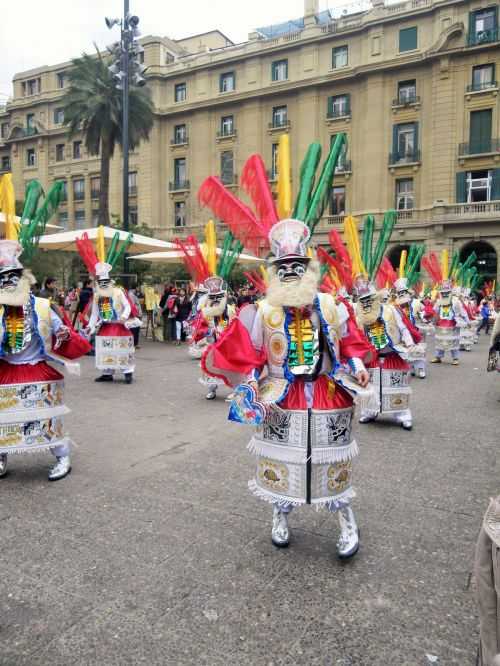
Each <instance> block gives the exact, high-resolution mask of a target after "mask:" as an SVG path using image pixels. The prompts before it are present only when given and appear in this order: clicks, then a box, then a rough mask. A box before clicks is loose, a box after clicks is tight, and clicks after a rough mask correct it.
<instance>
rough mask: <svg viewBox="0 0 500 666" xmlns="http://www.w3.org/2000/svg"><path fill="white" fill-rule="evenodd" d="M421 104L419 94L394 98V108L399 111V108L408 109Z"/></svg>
mask: <svg viewBox="0 0 500 666" xmlns="http://www.w3.org/2000/svg"><path fill="white" fill-rule="evenodd" d="M420 104H421V100H420V96H419V95H413V94H412V95H400V96H399V97H396V98H395V99H393V100H392V109H393V111H397V110H398V109H406V108H410V107H419V106H420Z"/></svg>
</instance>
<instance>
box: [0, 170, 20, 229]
mask: <svg viewBox="0 0 500 666" xmlns="http://www.w3.org/2000/svg"><path fill="white" fill-rule="evenodd" d="M0 207H1V209H2V212H3V214H4V215H5V238H6V239H7V240H17V239H18V234H17V231H18V226H19V225H17V224H16V195H15V192H14V184H13V183H12V174H11V173H6V174H5V175H4V176H2V178H1V180H0Z"/></svg>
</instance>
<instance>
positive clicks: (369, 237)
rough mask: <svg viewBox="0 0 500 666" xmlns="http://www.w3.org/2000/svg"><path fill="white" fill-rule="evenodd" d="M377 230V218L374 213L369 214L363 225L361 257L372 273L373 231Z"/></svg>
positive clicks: (368, 270)
mask: <svg viewBox="0 0 500 666" xmlns="http://www.w3.org/2000/svg"><path fill="white" fill-rule="evenodd" d="M374 230H375V218H374V217H373V215H367V216H366V218H365V226H364V227H363V236H362V241H361V258H362V259H363V264H364V266H365V268H366V270H367V272H368V273H370V262H371V258H372V248H373V232H374Z"/></svg>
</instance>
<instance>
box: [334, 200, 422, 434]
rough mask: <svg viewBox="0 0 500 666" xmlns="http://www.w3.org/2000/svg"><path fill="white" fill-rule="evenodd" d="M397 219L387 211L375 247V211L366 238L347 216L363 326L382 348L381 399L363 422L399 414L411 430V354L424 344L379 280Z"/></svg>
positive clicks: (376, 371) (375, 374) (375, 365)
mask: <svg viewBox="0 0 500 666" xmlns="http://www.w3.org/2000/svg"><path fill="white" fill-rule="evenodd" d="M396 218H397V215H396V212H395V211H388V212H387V213H386V214H385V215H384V219H383V222H382V229H381V231H380V234H379V238H378V240H377V243H376V245H375V247H373V236H374V229H375V221H374V219H373V217H372V216H368V217H367V218H366V220H365V223H364V226H363V237H362V243H361V242H360V238H359V233H358V227H357V222H356V220H355V219H354V218H353V217H350V216H349V217H347V218H346V219H345V221H344V236H345V239H346V245H347V249H348V251H349V255H350V257H351V262H352V270H353V275H354V294H355V296H356V299H357V302H356V306H355V313H356V318H357V321H358V325H359V327H360V328H361V330H362V331H364V333H365V335H366V337H367V339H368V341H369V342H370V343H371V344H372V345H373V346H374V347H375V349H376V350H377V357H376V358H375V359H373V360H372V362H371V363H370V365H369V368H368V369H369V372H370V380H371V382H372V383H373V385H374V387H375V390H376V392H377V395H378V398H379V402H378V405H377V407H376V408H373V407H365V408H364V409H362V410H361V417H360V419H359V420H360V423H368V422H369V421H373V420H375V419H376V418H377V417H378V416H379V415H382V416H387V417H389V418H391V419H393V420H394V421H395V422H396V423H399V424H400V425H401V426H402V427H403V428H404V429H405V430H411V428H412V425H413V419H412V414H411V410H410V395H411V388H410V386H409V375H410V370H411V367H410V365H409V364H408V358H409V357H411V356H412V355H414V354H415V353H416V351H417V350H416V349H415V348H416V347H418V345H415V342H414V340H413V337H412V335H411V333H410V331H409V329H408V326H407V325H406V324H405V323H404V321H403V318H402V316H401V314H400V313H399V312H398V310H397V309H396V307H394V306H393V305H391V304H389V303H385V304H384V303H382V300H381V297H380V295H379V293H378V292H377V289H376V287H375V283H374V280H375V276H376V275H377V272H378V270H379V268H380V266H381V263H382V259H383V257H384V253H385V251H386V248H387V244H388V243H389V240H390V237H391V235H392V231H393V229H394V225H395V223H396Z"/></svg>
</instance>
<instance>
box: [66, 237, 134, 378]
mask: <svg viewBox="0 0 500 666" xmlns="http://www.w3.org/2000/svg"><path fill="white" fill-rule="evenodd" d="M132 240H133V236H132V234H129V235H128V237H127V238H126V240H125V241H124V242H123V243H122V245H121V247H120V232H119V231H117V232H116V234H115V236H114V238H113V240H112V242H111V245H110V247H109V250H108V252H107V253H106V250H105V245H104V229H103V227H99V231H98V235H97V239H96V248H95V250H94V246H93V244H92V241H91V240H90V239H89V238H88V236H87V234H86V233H84V234H83V236H82V238H80V239H78V240H77V242H76V243H77V248H78V252H79V254H80V256H81V258H82V260H83V262H84V263H85V265H86V267H87V270H88V271H89V273H90V275H91V276H93V277H94V279H95V288H94V297H93V301H92V309H91V311H90V317H89V323H88V327H87V329H86V334H87V335H88V336H89V337H90V336H92V335H94V334H95V364H96V368H97V369H98V370H100V371H101V374H100V375H99V377H97V378H96V379H95V381H96V382H112V381H113V377H114V374H115V372H116V371H118V372H122V373H123V376H124V377H125V382H126V383H127V384H131V383H132V381H133V377H134V370H135V349H134V338H133V335H132V332H131V331H130V328H129V327H128V325H129V324H130V323H133V320H134V319H135V318H136V314H135V313H134V311H133V308H132V305H131V303H130V301H129V299H128V297H127V295H126V293H125V291H124V290H123V289H121V288H120V287H118V286H117V285H116V284H115V282H114V280H112V279H111V276H110V274H111V271H112V270H113V268H114V267H115V266H116V265H117V263H118V262H119V261H120V260H121V259H122V258H123V255H124V254H125V252H126V251H127V248H128V247H129V245H130V244H131V242H132Z"/></svg>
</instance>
